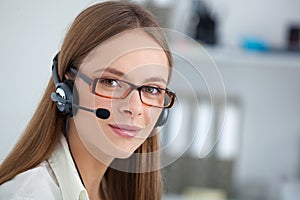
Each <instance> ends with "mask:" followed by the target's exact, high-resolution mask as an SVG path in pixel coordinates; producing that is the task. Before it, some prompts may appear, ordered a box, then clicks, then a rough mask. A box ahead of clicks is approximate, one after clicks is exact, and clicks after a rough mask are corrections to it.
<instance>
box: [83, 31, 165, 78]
mask: <svg viewBox="0 0 300 200" xmlns="http://www.w3.org/2000/svg"><path fill="white" fill-rule="evenodd" d="M108 67H109V68H118V69H119V70H122V71H123V72H124V73H125V74H126V73H130V72H131V73H134V72H139V71H143V70H146V71H144V72H145V73H144V74H146V73H147V74H148V73H151V74H153V75H154V74H156V73H157V72H160V73H162V75H163V74H165V76H168V70H169V65H168V58H167V56H166V54H165V52H164V50H163V49H162V47H161V46H160V45H159V44H158V43H157V42H156V41H155V40H154V39H153V38H152V37H150V36H149V35H148V34H147V33H145V32H144V31H142V30H130V31H126V32H123V33H121V34H118V35H116V36H113V37H112V38H110V39H108V40H107V41H105V42H103V43H102V44H100V45H99V46H97V47H96V48H95V49H93V50H92V51H91V52H90V53H89V54H88V55H87V57H86V58H85V59H84V60H83V62H82V64H81V66H80V70H81V71H82V72H84V73H85V74H89V75H93V72H94V71H101V69H102V71H103V69H106V68H108ZM154 72H156V73H154ZM166 78H167V77H166Z"/></svg>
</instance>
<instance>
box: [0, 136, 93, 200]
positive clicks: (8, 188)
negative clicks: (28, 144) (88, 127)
mask: <svg viewBox="0 0 300 200" xmlns="http://www.w3.org/2000/svg"><path fill="white" fill-rule="evenodd" d="M0 199H3V200H88V199H89V198H88V194H87V191H86V189H85V188H84V186H83V185H82V183H81V180H80V178H79V175H78V172H77V170H76V167H75V165H74V162H73V160H72V157H71V154H70V152H69V148H68V144H67V142H66V139H65V137H63V136H62V138H61V140H60V142H59V143H58V145H57V146H56V147H55V150H54V151H53V153H52V154H51V156H50V158H49V159H48V160H46V161H44V162H42V163H41V164H40V165H39V166H37V167H35V168H33V169H30V170H27V171H25V172H23V173H20V174H18V175H17V176H15V177H14V178H13V179H12V180H10V181H7V182H5V183H4V184H2V185H1V186H0Z"/></svg>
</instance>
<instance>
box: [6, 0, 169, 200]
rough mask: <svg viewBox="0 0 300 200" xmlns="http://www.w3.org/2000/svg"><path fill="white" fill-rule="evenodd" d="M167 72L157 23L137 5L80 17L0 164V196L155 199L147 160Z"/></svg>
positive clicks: (151, 157)
mask: <svg viewBox="0 0 300 200" xmlns="http://www.w3.org/2000/svg"><path fill="white" fill-rule="evenodd" d="M149 27H151V28H149ZM153 27H154V28H153ZM171 66H172V58H171V54H170V52H169V51H168V45H167V42H166V39H165V37H164V34H163V33H162V31H161V30H160V29H159V24H158V23H157V21H156V20H155V19H154V17H153V16H152V15H151V14H150V13H148V12H147V11H145V10H144V9H143V8H141V7H140V6H138V5H135V4H133V3H124V2H118V1H112V2H104V3H100V4H96V5H93V6H91V7H89V8H87V9H86V10H84V11H83V12H82V13H80V14H79V15H78V17H77V18H76V19H75V21H74V22H73V24H72V26H71V27H70V29H69V31H68V33H67V35H66V37H65V40H64V42H63V44H62V47H61V50H60V52H59V54H58V55H57V56H56V57H55V58H54V60H53V68H52V70H53V79H51V80H50V81H49V83H48V86H47V89H46V91H45V94H44V96H43V98H42V100H41V102H40V104H39V106H38V109H37V110H36V112H35V114H34V116H33V117H32V119H31V121H30V123H29V125H28V126H27V128H26V130H25V132H24V134H23V135H22V137H21V138H20V140H19V141H18V143H17V144H16V146H15V147H14V149H13V150H12V152H11V153H10V154H9V155H8V156H7V158H6V159H5V160H4V161H3V163H2V164H1V166H0V184H1V186H0V199H6V200H8V199H43V200H48V199H64V200H74V199H93V200H99V199H102V200H103V199H112V200H116V199H122V200H124V199H128V200H129V199H130V200H134V199H136V200H137V199H139V200H140V199H160V198H161V192H162V188H161V187H162V185H161V177H160V172H159V169H158V167H157V165H158V159H159V157H158V156H155V154H151V153H152V152H155V151H156V150H158V149H159V143H158V134H157V133H156V127H158V126H161V125H163V124H164V122H165V121H166V115H167V111H168V109H169V108H170V107H172V105H173V103H174V101H175V94H174V93H173V92H171V91H170V90H169V89H167V83H168V81H169V78H170V73H171ZM53 80H54V81H53ZM136 155H140V156H136ZM131 158H134V159H131Z"/></svg>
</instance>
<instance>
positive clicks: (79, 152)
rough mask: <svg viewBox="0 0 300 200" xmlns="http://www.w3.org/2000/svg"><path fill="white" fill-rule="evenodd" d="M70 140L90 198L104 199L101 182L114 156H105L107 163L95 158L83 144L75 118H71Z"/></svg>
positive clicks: (75, 160)
mask: <svg viewBox="0 0 300 200" xmlns="http://www.w3.org/2000/svg"><path fill="white" fill-rule="evenodd" d="M69 142H70V148H71V151H72V155H73V158H74V162H76V165H77V167H78V170H79V173H80V175H81V177H82V181H83V183H84V186H85V188H86V190H87V192H88V195H89V198H90V199H91V200H92V199H103V198H104V197H103V194H101V190H100V183H101V181H102V179H103V176H104V173H105V171H106V170H107V167H108V164H107V163H111V162H112V161H113V158H111V157H108V156H105V157H106V161H105V162H104V163H106V164H103V163H102V162H100V161H98V160H97V159H95V158H94V157H93V156H92V155H91V154H90V153H89V152H88V151H87V149H86V148H85V146H84V145H83V144H82V142H81V140H80V138H79V136H78V133H77V131H76V127H75V124H74V120H73V118H70V123H69Z"/></svg>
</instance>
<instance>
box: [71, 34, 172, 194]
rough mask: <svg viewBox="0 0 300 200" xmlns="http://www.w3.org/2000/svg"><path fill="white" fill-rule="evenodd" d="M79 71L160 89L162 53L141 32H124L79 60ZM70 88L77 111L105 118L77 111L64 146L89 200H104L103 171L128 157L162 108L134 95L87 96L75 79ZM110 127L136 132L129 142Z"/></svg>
mask: <svg viewBox="0 0 300 200" xmlns="http://www.w3.org/2000/svg"><path fill="white" fill-rule="evenodd" d="M103 55H105V56H103ZM107 69H109V70H107ZM79 71H81V72H82V73H83V74H85V75H86V76H88V77H90V78H96V77H110V78H114V79H119V80H126V81H128V82H131V83H133V84H135V85H151V86H158V87H163V88H165V87H166V82H167V80H168V76H169V67H168V60H167V56H166V54H165V53H164V51H163V50H162V48H161V47H160V46H159V45H158V44H157V43H156V42H155V41H154V40H153V39H152V38H151V37H149V36H148V35H147V34H145V33H144V32H142V31H128V32H125V33H122V34H120V35H118V36H116V37H113V38H112V39H110V40H109V41H107V42H105V43H104V44H101V45H99V46H98V47H96V48H95V49H94V50H92V51H91V52H90V53H89V54H88V56H87V57H86V58H85V59H84V60H83V62H82V65H81V66H80V68H79ZM75 85H76V88H77V90H78V94H79V99H80V101H79V104H80V105H81V106H85V107H87V108H92V109H97V108H105V109H108V110H109V111H110V113H111V115H110V117H109V118H108V119H106V120H103V119H99V118H97V117H96V116H95V115H94V114H93V113H90V112H86V111H82V110H78V112H77V113H76V116H74V117H73V118H71V119H70V123H69V140H70V147H71V150H72V153H73V156H74V159H75V162H76V163H77V165H78V168H79V171H80V174H81V176H82V178H83V182H84V184H85V187H86V189H87V192H88V194H89V197H90V199H92V200H99V199H104V198H103V194H99V190H98V188H99V186H100V182H101V180H102V178H103V175H104V173H105V171H106V169H107V167H108V166H109V164H110V163H111V162H112V161H113V160H114V159H115V158H127V157H129V156H130V155H132V153H133V152H134V151H135V150H136V149H137V148H138V147H139V146H140V145H141V144H142V143H143V142H144V141H145V140H146V138H147V137H148V136H149V134H150V133H151V131H152V130H153V128H154V125H155V123H156V121H157V119H158V117H159V115H160V112H161V110H162V109H160V108H154V107H150V106H147V105H145V104H143V103H142V102H141V100H140V97H139V93H138V91H137V90H133V91H132V92H131V93H130V94H129V95H128V96H127V97H126V98H125V99H108V98H103V97H99V96H96V95H94V94H92V93H91V92H90V90H89V86H88V85H87V84H86V83H85V82H84V81H83V80H81V79H80V78H76V80H75ZM116 124H122V125H129V126H134V127H137V128H140V131H139V132H138V134H137V135H136V136H135V137H130V138H128V137H122V136H120V135H118V134H116V132H115V131H114V130H113V129H112V127H111V125H116Z"/></svg>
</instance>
